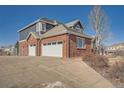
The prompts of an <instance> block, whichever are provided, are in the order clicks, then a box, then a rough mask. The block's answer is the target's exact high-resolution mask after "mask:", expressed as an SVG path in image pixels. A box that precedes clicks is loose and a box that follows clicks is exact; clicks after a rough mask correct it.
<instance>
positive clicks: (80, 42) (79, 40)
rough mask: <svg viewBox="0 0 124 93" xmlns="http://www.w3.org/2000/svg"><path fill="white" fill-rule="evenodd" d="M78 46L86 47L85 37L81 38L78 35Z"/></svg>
mask: <svg viewBox="0 0 124 93" xmlns="http://www.w3.org/2000/svg"><path fill="white" fill-rule="evenodd" d="M76 43H77V48H84V45H85V41H84V39H82V38H80V37H77V42H76Z"/></svg>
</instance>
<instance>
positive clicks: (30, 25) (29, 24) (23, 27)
mask: <svg viewBox="0 0 124 93" xmlns="http://www.w3.org/2000/svg"><path fill="white" fill-rule="evenodd" d="M40 20H41V19H38V20H36V21H34V22H32V23H30V24H28V25H26V26H25V27H23V28H21V29H19V30H18V31H17V32H21V31H22V30H24V29H26V28H28V27H29V26H31V25H33V24H35V23H37V22H39V21H40Z"/></svg>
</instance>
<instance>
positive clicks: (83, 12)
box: [0, 5, 124, 46]
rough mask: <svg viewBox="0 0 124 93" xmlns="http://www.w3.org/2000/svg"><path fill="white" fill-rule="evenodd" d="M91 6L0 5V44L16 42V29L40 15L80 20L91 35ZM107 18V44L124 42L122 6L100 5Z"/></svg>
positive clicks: (64, 19)
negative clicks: (108, 33)
mask: <svg viewBox="0 0 124 93" xmlns="http://www.w3.org/2000/svg"><path fill="white" fill-rule="evenodd" d="M91 8H92V6H85V5H82V6H43V5H42V6H0V46H3V45H10V44H14V43H16V41H17V40H18V33H17V30H19V29H20V28H22V27H23V26H25V25H27V24H28V23H30V22H33V21H35V20H36V19H38V18H40V17H47V18H50V19H56V20H58V21H60V22H64V23H66V22H69V21H72V20H75V19H79V20H81V22H82V24H83V25H84V27H85V29H84V30H85V33H87V34H89V35H92V34H93V31H92V30H91V29H90V26H89V23H88V22H89V19H88V15H89V12H90V11H91ZM102 9H103V10H104V11H105V12H106V14H107V16H108V19H109V26H110V32H111V36H110V38H108V41H107V44H108V45H110V44H113V43H118V42H124V6H102Z"/></svg>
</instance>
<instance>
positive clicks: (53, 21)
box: [18, 18, 59, 32]
mask: <svg viewBox="0 0 124 93" xmlns="http://www.w3.org/2000/svg"><path fill="white" fill-rule="evenodd" d="M40 21H45V22H48V23H50V24H53V25H56V24H58V23H59V22H57V21H56V20H50V19H48V18H39V19H37V20H35V21H33V22H32V23H30V24H28V25H26V26H25V27H23V28H21V29H19V30H18V32H21V31H23V30H24V29H26V28H28V27H30V26H32V25H34V24H36V23H38V22H40Z"/></svg>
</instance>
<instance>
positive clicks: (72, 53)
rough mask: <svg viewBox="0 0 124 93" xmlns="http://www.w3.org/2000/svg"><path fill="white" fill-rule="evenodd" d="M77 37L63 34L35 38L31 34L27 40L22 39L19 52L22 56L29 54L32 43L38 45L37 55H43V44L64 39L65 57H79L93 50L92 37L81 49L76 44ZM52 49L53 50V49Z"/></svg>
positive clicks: (86, 40)
mask: <svg viewBox="0 0 124 93" xmlns="http://www.w3.org/2000/svg"><path fill="white" fill-rule="evenodd" d="M76 37H77V36H75V35H69V34H63V35H58V36H53V37H47V38H44V39H41V40H39V39H35V37H34V36H33V35H32V34H31V35H30V36H29V37H28V39H27V40H26V41H21V42H20V43H19V53H20V55H21V56H28V46H29V45H30V44H35V45H36V55H37V56H42V54H41V53H42V44H43V43H48V42H53V41H62V42H63V58H68V57H79V56H83V55H84V54H85V53H86V52H91V39H88V38H84V39H85V48H83V49H81V48H80V49H79V48H77V45H76ZM51 51H52V50H51Z"/></svg>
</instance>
